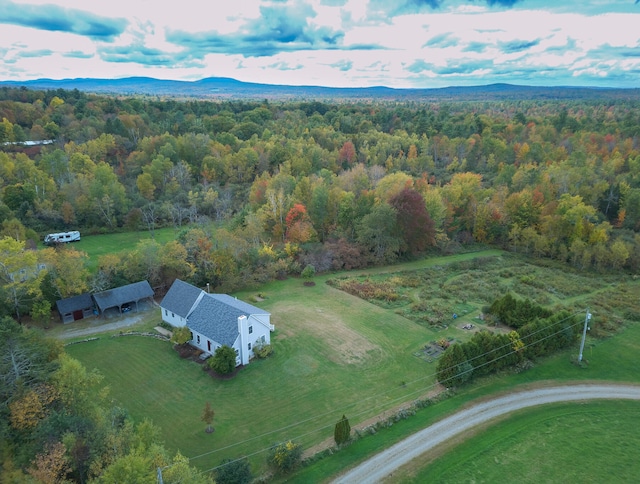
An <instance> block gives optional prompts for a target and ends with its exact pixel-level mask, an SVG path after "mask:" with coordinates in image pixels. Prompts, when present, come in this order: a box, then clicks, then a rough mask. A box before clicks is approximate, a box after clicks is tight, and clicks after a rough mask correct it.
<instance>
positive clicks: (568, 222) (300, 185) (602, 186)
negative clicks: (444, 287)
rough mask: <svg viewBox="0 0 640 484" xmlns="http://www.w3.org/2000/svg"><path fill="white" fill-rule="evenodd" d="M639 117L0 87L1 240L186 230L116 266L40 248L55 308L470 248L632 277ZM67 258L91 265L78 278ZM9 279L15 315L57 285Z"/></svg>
mask: <svg viewBox="0 0 640 484" xmlns="http://www.w3.org/2000/svg"><path fill="white" fill-rule="evenodd" d="M638 106H639V104H638V100H637V99H633V98H630V99H620V98H619V97H617V98H612V99H610V100H606V99H605V100H602V99H600V100H584V101H580V100H568V101H546V100H531V101H507V100H501V101H482V102H472V101H464V102H462V101H460V102H438V103H435V102H433V103H418V102H411V101H407V102H394V103H392V102H383V101H381V102H353V103H347V102H342V103H330V102H319V101H309V102H275V101H266V100H265V101H262V102H254V101H205V100H185V101H177V100H171V99H169V100H163V99H157V98H150V97H109V96H97V95H91V94H86V93H82V92H79V91H77V90H74V91H65V90H56V91H32V90H28V89H21V88H18V89H12V88H6V87H3V88H2V89H0V118H1V119H2V124H1V127H0V143H2V151H0V190H1V202H0V224H1V225H0V237H8V238H11V239H13V240H14V241H17V242H18V243H20V244H24V246H23V248H22V249H19V248H15V246H13V247H14V249H15V250H13V251H9V252H8V254H9V255H7V257H9V256H10V255H11V254H14V255H15V254H16V253H18V254H20V253H23V255H24V256H25V257H26V254H27V252H28V249H29V248H32V247H34V242H35V241H37V240H39V239H41V237H42V236H43V235H44V234H45V233H47V232H54V231H62V230H65V229H81V230H82V231H83V233H104V232H115V231H123V230H127V231H130V230H149V231H150V232H151V233H153V231H154V230H155V229H156V228H158V227H165V226H173V227H175V229H176V231H177V233H178V237H177V240H176V241H175V242H173V243H171V244H167V245H166V246H160V245H159V244H156V243H154V242H153V241H151V242H144V243H141V244H140V245H139V246H137V247H135V248H132V249H131V250H129V251H127V252H125V253H123V254H122V255H120V256H115V255H108V256H105V257H103V258H102V259H101V260H100V262H99V264H98V269H97V271H92V272H91V273H90V272H89V271H88V270H86V269H85V270H83V267H84V266H83V265H82V263H83V261H85V260H86V256H84V255H83V254H73V251H72V250H67V251H63V250H55V251H50V252H49V254H48V255H46V254H43V256H42V257H43V258H46V260H38V261H36V262H35V264H36V266H37V265H38V264H40V265H43V266H45V267H47V268H48V273H46V274H45V273H43V274H41V277H42V278H45V277H47V278H49V279H51V278H53V279H54V280H55V281H56V284H54V285H53V287H54V290H53V291H52V290H48V294H49V297H48V300H49V301H54V300H55V298H59V297H68V296H71V295H74V293H77V292H80V291H81V290H87V289H93V290H100V289H108V288H109V287H114V285H117V284H121V283H127V282H135V281H136V280H140V279H148V280H149V281H150V282H151V283H152V285H154V287H155V286H161V285H166V284H170V283H171V281H172V279H173V278H175V277H182V278H185V279H189V280H190V281H192V282H193V283H194V284H198V285H204V284H206V283H210V284H211V285H212V286H213V287H214V288H216V289H218V290H226V291H229V290H233V289H236V288H238V287H244V286H246V285H251V284H256V283H260V282H263V281H265V280H269V279H272V278H277V277H284V276H286V275H287V274H299V273H300V272H301V271H302V270H303V269H304V268H305V267H307V266H313V268H314V269H315V270H316V271H319V272H320V271H326V270H336V269H350V268H356V267H363V266H367V265H372V264H386V263H390V262H393V261H396V260H398V259H402V258H412V257H415V256H419V255H420V254H423V253H425V251H432V250H436V251H440V252H444V253H451V252H455V251H457V250H459V249H460V248H461V247H463V246H464V245H467V244H472V243H482V244H491V245H495V246H499V247H502V248H505V249H508V250H512V251H515V252H519V253H525V254H528V255H530V256H532V257H541V258H542V257H544V258H553V259H557V260H560V261H563V262H566V263H568V264H571V265H573V266H574V267H576V268H579V269H585V270H594V269H595V270H598V271H609V270H629V271H636V270H638V268H639V267H640V250H638V249H639V248H640V236H639V234H638V230H639V229H640V177H639V175H638V173H640V152H639V150H638V143H639V141H638V140H639V135H640V111H639V110H638ZM25 139H29V140H38V139H45V140H54V143H53V144H50V145H43V146H40V147H31V146H21V145H20V144H19V142H20V141H23V140H25ZM7 143H9V144H7ZM15 143H18V144H15ZM4 243H5V244H7V245H12V244H13V243H12V242H10V241H7V242H4ZM21 250H22V252H20V251H21ZM3 253H4V252H3ZM71 254H73V255H71ZM45 256H46V257H45ZM3 257H4V256H3ZM58 259H61V260H60V261H58ZM68 259H71V260H74V261H76V263H74V264H71V265H72V266H73V267H74V268H79V269H78V271H75V272H74V273H73V274H74V277H75V278H76V280H74V281H72V282H69V281H66V282H65V281H63V279H64V277H65V276H64V272H65V271H64V270H62V269H61V268H62V267H63V266H64V265H65V264H67V266H68V265H69V261H68ZM56 264H57V265H58V266H59V268H58V269H55V266H56ZM25 267H27V266H25V265H23V268H25ZM29 267H31V266H29ZM45 272H47V271H45ZM11 274H13V273H12V272H10V271H9V272H8V271H5V273H4V275H3V282H4V283H5V284H7V285H9V286H11V288H12V289H11V290H10V291H8V292H7V291H4V290H3V291H4V292H3V298H2V300H3V304H4V310H3V311H4V313H5V314H17V313H21V312H28V313H32V312H35V313H37V309H38V308H34V307H33V304H31V303H29V301H33V302H34V301H35V300H36V299H37V298H35V297H33V295H34V294H36V293H38V288H40V291H41V293H42V294H44V295H46V294H45V293H47V290H46V288H47V287H51V286H50V285H49V284H48V283H49V282H50V281H49V280H48V281H47V283H43V281H42V280H38V281H34V282H32V283H30V284H26V285H24V284H23V287H22V288H21V287H20V282H25V281H16V280H10V278H11V277H10V276H11ZM14 279H15V278H14ZM26 286H29V287H26ZM12 291H13V292H12ZM20 294H22V296H20ZM20 300H24V301H25V302H24V304H23V303H20ZM20 304H22V307H19V306H20ZM40 310H41V312H44V308H40Z"/></svg>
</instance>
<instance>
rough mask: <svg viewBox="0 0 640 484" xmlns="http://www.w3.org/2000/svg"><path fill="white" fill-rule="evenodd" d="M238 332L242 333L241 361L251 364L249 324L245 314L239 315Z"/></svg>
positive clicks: (244, 363)
mask: <svg viewBox="0 0 640 484" xmlns="http://www.w3.org/2000/svg"><path fill="white" fill-rule="evenodd" d="M238 333H239V334H240V361H241V362H242V364H243V365H248V364H249V351H250V350H249V347H248V344H249V324H248V320H247V317H246V316H245V315H244V314H243V315H242V316H239V317H238Z"/></svg>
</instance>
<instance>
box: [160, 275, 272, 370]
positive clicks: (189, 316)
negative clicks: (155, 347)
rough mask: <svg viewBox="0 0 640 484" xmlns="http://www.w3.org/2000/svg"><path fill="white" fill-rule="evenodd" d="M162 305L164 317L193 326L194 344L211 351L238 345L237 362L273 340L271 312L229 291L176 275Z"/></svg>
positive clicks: (245, 359) (242, 363) (243, 361)
mask: <svg viewBox="0 0 640 484" xmlns="http://www.w3.org/2000/svg"><path fill="white" fill-rule="evenodd" d="M160 308H161V310H162V320H163V321H165V322H167V323H169V324H170V325H172V326H174V327H181V326H187V327H188V328H189V329H190V330H191V341H190V343H191V345H193V346H195V347H197V348H199V349H201V350H203V351H204V352H206V353H209V354H213V353H215V351H216V348H218V347H220V346H223V345H226V346H229V347H231V348H233V349H235V350H236V355H237V357H236V366H238V365H246V364H248V363H249V360H250V359H251V358H253V348H255V347H256V345H261V344H271V331H273V330H274V327H273V325H272V324H271V314H269V313H268V312H266V311H265V310H263V309H260V308H257V307H255V306H252V305H251V304H248V303H245V302H243V301H240V300H238V299H237V298H234V297H231V296H229V295H227V294H208V293H206V292H205V291H203V290H202V289H198V288H197V287H195V286H192V285H191V284H188V283H186V282H184V281H181V280H180V279H176V280H175V282H174V283H173V285H172V286H171V288H170V289H169V291H168V292H167V295H166V296H165V297H164V299H163V300H162V302H161V303H160Z"/></svg>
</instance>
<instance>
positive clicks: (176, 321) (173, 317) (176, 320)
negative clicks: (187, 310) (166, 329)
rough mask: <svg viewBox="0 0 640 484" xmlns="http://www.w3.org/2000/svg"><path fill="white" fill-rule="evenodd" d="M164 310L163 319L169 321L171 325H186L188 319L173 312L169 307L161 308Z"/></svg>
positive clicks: (176, 326) (178, 326)
mask: <svg viewBox="0 0 640 484" xmlns="http://www.w3.org/2000/svg"><path fill="white" fill-rule="evenodd" d="M160 309H161V310H162V320H163V321H164V322H165V323H169V324H170V325H171V326H173V327H175V328H180V327H182V326H186V324H187V320H186V319H184V318H182V317H180V316H178V315H177V314H175V313H172V312H171V311H169V310H168V309H165V308H160Z"/></svg>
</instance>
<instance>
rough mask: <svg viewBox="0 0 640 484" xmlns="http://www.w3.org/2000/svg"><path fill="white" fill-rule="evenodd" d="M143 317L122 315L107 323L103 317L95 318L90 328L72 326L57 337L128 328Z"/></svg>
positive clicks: (68, 337) (81, 335)
mask: <svg viewBox="0 0 640 484" xmlns="http://www.w3.org/2000/svg"><path fill="white" fill-rule="evenodd" d="M141 319H142V315H140V314H135V315H132V316H127V317H121V318H118V320H117V321H114V322H113V323H105V322H104V320H103V319H99V318H94V321H93V322H92V323H91V326H89V327H88V328H81V329H76V328H73V327H70V328H69V329H65V330H64V332H62V333H60V334H59V335H58V336H57V338H58V339H71V338H80V337H83V336H91V335H92V334H96V333H104V332H105V331H113V330H115V329H122V328H127V327H129V326H133V325H134V324H136V323H138V322H140V320H141ZM70 325H71V324H70Z"/></svg>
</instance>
